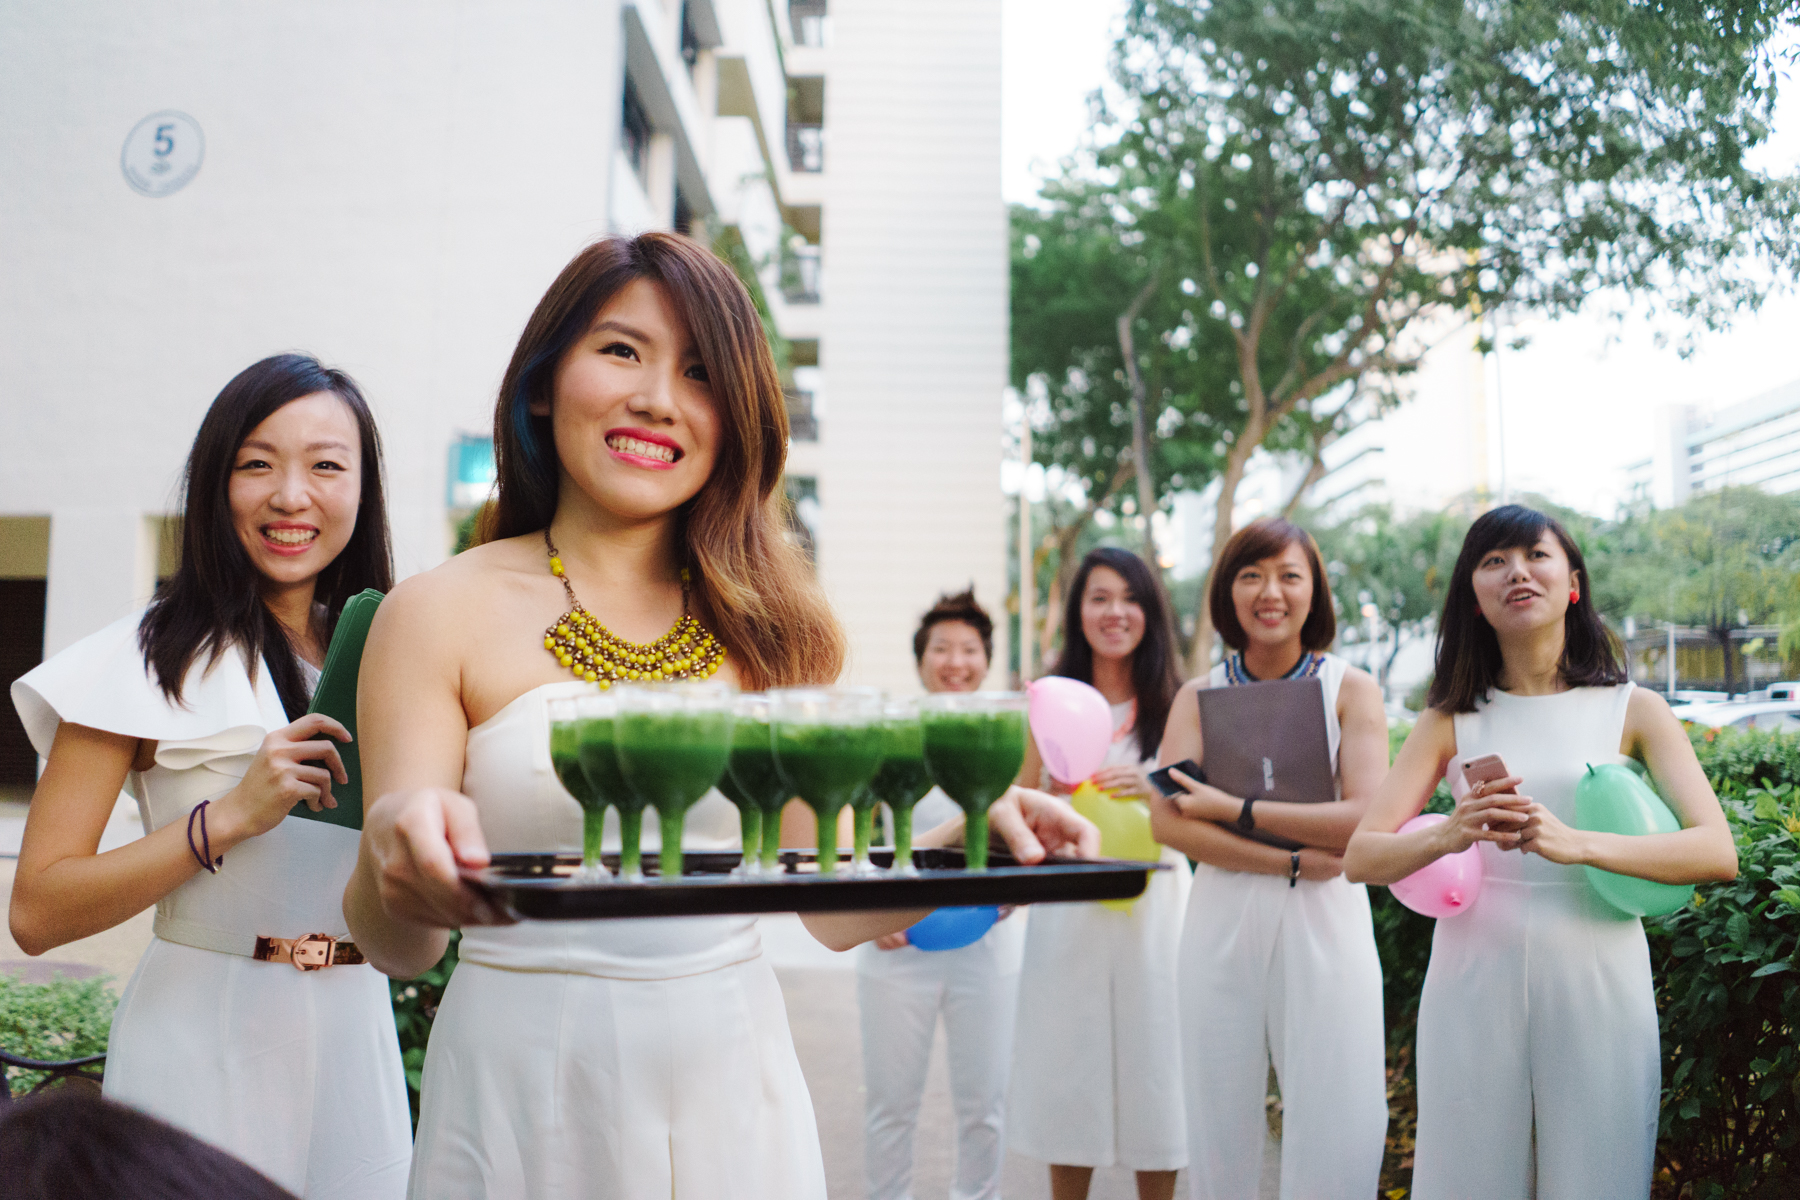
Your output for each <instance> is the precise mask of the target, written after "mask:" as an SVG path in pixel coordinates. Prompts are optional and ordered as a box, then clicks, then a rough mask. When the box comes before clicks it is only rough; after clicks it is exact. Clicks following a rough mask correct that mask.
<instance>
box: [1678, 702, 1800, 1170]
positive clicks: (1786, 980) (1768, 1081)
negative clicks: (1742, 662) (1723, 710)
mask: <svg viewBox="0 0 1800 1200" xmlns="http://www.w3.org/2000/svg"><path fill="white" fill-rule="evenodd" d="M1695 750H1696V752H1697V753H1698V754H1699V757H1700V763H1701V766H1702V767H1704V768H1705V770H1706V772H1707V776H1708V778H1709V779H1711V780H1712V783H1713V789H1714V790H1715V791H1716V792H1717V793H1718V794H1719V802H1720V804H1721V805H1723V807H1724V809H1725V815H1726V817H1727V819H1728V820H1730V822H1731V824H1732V827H1733V832H1734V833H1735V834H1736V838H1737V848H1738V877H1737V878H1736V879H1735V880H1733V881H1732V882H1730V883H1722V884H1712V885H1708V886H1704V887H1702V888H1700V889H1699V891H1698V892H1697V893H1696V896H1695V900H1694V903H1693V904H1691V905H1689V906H1688V907H1686V908H1684V909H1682V910H1681V911H1679V912H1675V913H1671V914H1670V915H1668V916H1667V917H1664V918H1662V919H1661V920H1660V921H1654V922H1646V929H1647V931H1648V933H1649V935H1650V956H1651V965H1652V968H1653V970H1654V971H1655V974H1656V981H1657V993H1656V1000H1657V1009H1658V1011H1659V1012H1660V1014H1661V1018H1662V1051H1663V1101H1662V1117H1661V1122H1660V1127H1659V1129H1658V1139H1657V1148H1656V1158H1657V1182H1656V1189H1655V1195H1656V1196H1658V1197H1659V1198H1665V1197H1666V1198H1668V1200H1677V1198H1679V1200H1722V1198H1723V1197H1726V1196H1732V1197H1740V1196H1741V1197H1747V1198H1760V1197H1776V1196H1782V1197H1791V1196H1794V1195H1800V971H1796V969H1795V968H1796V967H1797V966H1800V840H1797V836H1796V835H1800V791H1797V790H1796V783H1800V738H1796V737H1794V736H1792V735H1783V734H1779V733H1774V732H1770V731H1761V730H1744V731H1737V730H1731V731H1726V732H1723V733H1720V732H1717V731H1713V730H1707V731H1705V732H1703V733H1697V734H1696V736H1695Z"/></svg>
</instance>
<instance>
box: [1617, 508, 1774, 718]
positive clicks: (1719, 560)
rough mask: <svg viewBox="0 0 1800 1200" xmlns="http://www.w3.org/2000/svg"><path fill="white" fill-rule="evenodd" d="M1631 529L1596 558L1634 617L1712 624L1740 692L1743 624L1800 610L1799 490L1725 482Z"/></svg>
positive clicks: (1729, 677)
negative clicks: (1771, 491)
mask: <svg viewBox="0 0 1800 1200" xmlns="http://www.w3.org/2000/svg"><path fill="white" fill-rule="evenodd" d="M1634 533H1635V534H1636V535H1637V536H1635V537H1634V538H1633V539H1632V540H1630V541H1629V542H1627V543H1626V544H1624V545H1623V546H1621V547H1619V548H1617V549H1613V550H1611V551H1609V552H1603V553H1602V554H1599V555H1595V556H1593V557H1594V558H1595V559H1597V560H1598V562H1597V563H1595V564H1594V565H1596V566H1599V565H1602V564H1603V565H1604V566H1605V567H1606V569H1607V570H1608V572H1609V581H1610V583H1611V585H1612V586H1613V588H1614V589H1615V590H1616V591H1617V592H1618V593H1621V594H1628V595H1629V597H1630V599H1629V601H1627V603H1626V605H1625V607H1626V608H1627V609H1628V611H1629V612H1630V613H1632V614H1633V615H1635V616H1637V617H1639V618H1641V619H1648V620H1662V621H1672V622H1674V623H1675V624H1677V625H1687V626H1696V627H1699V628H1703V629H1705V630H1706V631H1707V632H1708V633H1709V634H1710V635H1711V636H1712V638H1713V640H1714V641H1716V642H1717V643H1718V645H1719V648H1720V649H1721V650H1722V651H1723V652H1724V658H1725V682H1726V691H1728V692H1736V691H1738V690H1739V686H1740V683H1742V682H1744V681H1741V680H1740V679H1739V676H1738V671H1737V661H1736V660H1737V655H1738V650H1739V648H1738V647H1737V645H1736V635H1737V632H1738V631H1739V630H1741V629H1743V628H1745V627H1746V626H1750V625H1760V624H1764V623H1768V622H1772V621H1778V620H1782V619H1783V617H1784V616H1787V615H1788V614H1792V613H1794V612H1795V611H1796V610H1800V497H1795V496H1771V495H1768V494H1767V493H1765V492H1761V491H1758V490H1757V489H1755V488H1722V489H1720V490H1718V491H1716V492H1705V493H1702V494H1701V495H1699V496H1696V497H1694V498H1693V499H1691V500H1689V501H1688V502H1687V503H1686V504H1683V505H1682V506H1681V507H1679V508H1672V509H1667V510H1664V511H1661V512H1656V513H1652V514H1650V515H1649V516H1648V517H1646V518H1644V519H1643V522H1642V529H1641V530H1634ZM1615 536H1616V534H1615ZM1596 574H1597V575H1598V571H1596ZM1788 619H1789V620H1792V617H1791V616H1789V617H1788Z"/></svg>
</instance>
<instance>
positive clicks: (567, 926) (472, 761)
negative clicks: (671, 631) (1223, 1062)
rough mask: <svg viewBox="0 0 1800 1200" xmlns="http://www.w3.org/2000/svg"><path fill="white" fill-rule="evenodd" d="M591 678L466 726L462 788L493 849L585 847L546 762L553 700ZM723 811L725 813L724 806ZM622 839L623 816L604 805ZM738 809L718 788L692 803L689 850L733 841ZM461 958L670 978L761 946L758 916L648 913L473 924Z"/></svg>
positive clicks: (576, 813)
mask: <svg viewBox="0 0 1800 1200" xmlns="http://www.w3.org/2000/svg"><path fill="white" fill-rule="evenodd" d="M592 691H593V685H591V684H586V683H580V682H577V681H574V680H571V681H569V682H568V683H550V684H545V685H543V686H542V687H537V688H533V689H532V690H531V691H529V692H526V693H524V694H523V695H521V696H519V697H517V698H516V699H514V700H513V701H512V703H510V704H508V705H507V706H506V707H504V708H502V709H501V710H500V711H499V712H497V713H495V714H494V715H493V716H492V717H489V718H488V719H487V720H485V721H483V722H482V723H481V724H480V725H477V726H476V727H475V728H473V729H471V730H469V741H468V749H467V751H466V753H465V757H464V761H463V786H462V790H463V793H464V794H465V795H467V796H468V797H469V798H470V799H471V800H473V801H475V807H476V809H477V810H478V811H479V812H480V814H481V832H482V834H483V836H484V837H486V838H487V844H488V849H489V850H490V851H491V852H493V853H495V854H509V853H511V854H527V853H545V852H549V851H577V852H579V850H580V849H581V824H582V820H581V818H582V814H581V806H580V805H579V804H577V803H576V802H575V798H574V797H573V796H571V795H569V793H568V792H567V791H566V790H564V788H563V786H562V783H561V781H559V780H558V779H557V778H556V772H555V770H554V769H553V768H552V766H551V764H550V721H549V715H548V712H547V709H546V704H547V702H548V701H550V700H555V699H559V698H565V697H574V696H581V695H591V694H592ZM721 810H722V811H721ZM606 820H607V828H608V831H609V832H610V834H611V836H610V837H609V838H608V840H609V841H610V842H612V843H613V844H614V845H617V837H618V835H617V829H618V814H617V812H616V811H613V810H610V809H609V810H608V811H607V816H606ZM644 826H645V828H644V846H645V848H646V849H649V848H653V847H656V846H658V845H659V844H660V843H659V841H658V840H657V835H658V829H657V823H656V818H655V817H654V816H653V815H650V814H649V813H648V812H647V813H646V816H645V819H644ZM737 827H738V825H737V810H736V809H735V808H733V807H732V805H731V802H730V801H728V800H726V799H725V798H724V797H722V796H720V795H719V794H718V793H717V792H716V791H714V792H709V793H707V796H706V798H705V799H703V800H701V801H700V802H698V803H696V804H695V805H694V806H693V807H692V808H690V809H689V810H688V818H687V830H688V832H687V834H686V836H685V837H684V838H683V840H682V844H683V846H684V847H685V848H687V849H696V850H698V849H709V850H710V849H720V848H723V847H725V846H730V845H735V844H736V842H735V836H734V835H735V833H736V830H737ZM459 953H460V955H461V957H462V958H463V959H464V960H467V961H469V962H476V963H481V964H482V965H483V966H489V967H498V968H501V969H503V970H511V971H562V972H567V973H569V974H575V975H597V976H601V977H604V978H608V979H673V978H676V977H678V976H682V975H698V974H700V973H701V972H703V971H715V970H718V969H719V968H720V967H726V966H730V965H731V964H733V963H739V962H746V961H748V960H750V959H753V958H756V957H757V956H758V955H759V954H761V953H762V942H761V940H760V939H759V938H758V936H757V932H756V919H755V918H754V917H748V916H734V917H642V918H631V919H628V920H609V921H521V922H520V923H519V924H517V925H483V926H475V925H471V926H468V927H467V928H465V929H464V930H463V936H462V945H461V948H460V951H459Z"/></svg>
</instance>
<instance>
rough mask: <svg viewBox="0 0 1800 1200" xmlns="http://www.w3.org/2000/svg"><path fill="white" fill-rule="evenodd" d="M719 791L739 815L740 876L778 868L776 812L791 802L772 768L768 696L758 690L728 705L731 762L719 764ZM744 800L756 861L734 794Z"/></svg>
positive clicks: (768, 872) (785, 786) (778, 819)
mask: <svg viewBox="0 0 1800 1200" xmlns="http://www.w3.org/2000/svg"><path fill="white" fill-rule="evenodd" d="M726 780H730V781H731V783H732V784H733V785H734V786H735V788H736V792H735V794H734V793H733V792H732V791H729V790H726V789H725V782H726ZM719 788H720V790H722V791H725V794H726V795H727V796H730V797H731V799H732V803H734V804H737V806H738V810H739V811H740V812H742V813H743V814H744V816H743V821H744V829H745V831H746V832H745V835H744V836H745V841H744V874H746V875H759V874H760V875H775V874H778V873H779V872H780V869H781V810H782V808H783V807H784V806H785V805H786V804H787V802H788V801H789V800H790V799H792V797H793V795H794V790H793V789H792V788H790V787H789V786H788V783H787V780H785V779H783V778H782V777H781V771H780V770H779V769H778V768H777V767H776V766H775V746H774V734H773V733H772V732H771V731H770V729H769V698H768V697H767V696H765V695H763V694H762V693H761V692H751V693H749V694H747V695H742V696H739V697H738V698H737V700H736V702H735V703H734V704H733V706H732V723H731V761H730V762H728V763H727V764H726V766H725V779H722V780H720V781H719ZM740 795H741V796H743V797H745V798H746V799H747V800H748V801H749V803H750V804H751V806H752V807H753V808H754V810H755V812H756V815H757V817H758V822H759V824H760V825H761V826H762V829H761V835H762V861H761V863H760V864H759V863H756V862H753V861H752V856H753V855H754V854H755V853H756V850H755V848H753V847H752V845H751V843H750V841H749V832H748V831H749V829H750V813H749V812H747V811H745V809H744V805H743V803H742V802H740V801H739V800H738V796H740Z"/></svg>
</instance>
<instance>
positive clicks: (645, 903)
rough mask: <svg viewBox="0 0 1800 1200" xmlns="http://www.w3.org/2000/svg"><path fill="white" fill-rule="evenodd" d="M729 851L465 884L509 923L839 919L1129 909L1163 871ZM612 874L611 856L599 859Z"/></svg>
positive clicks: (543, 861)
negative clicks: (872, 867)
mask: <svg viewBox="0 0 1800 1200" xmlns="http://www.w3.org/2000/svg"><path fill="white" fill-rule="evenodd" d="M740 857H741V856H740V855H739V854H738V852H737V851H735V850H732V851H706V850H699V851H696V850H689V851H687V852H686V853H685V854H683V855H682V863H683V866H684V867H685V869H686V873H685V874H683V875H681V876H679V877H677V878H672V879H664V878H662V877H660V876H658V875H657V874H656V870H657V855H656V854H655V853H654V852H652V851H645V852H644V854H643V868H644V873H645V874H646V876H648V878H646V879H645V880H644V881H643V882H642V883H624V882H621V881H619V880H618V879H616V878H614V879H609V880H605V881H603V882H601V883H573V882H571V881H570V879H569V874H570V872H572V871H573V870H575V868H576V867H578V866H580V865H581V856H580V855H578V854H496V855H494V857H493V861H492V863H491V864H490V865H489V866H488V867H486V868H485V869H483V870H480V871H465V872H463V878H464V880H466V881H467V882H468V883H469V884H470V885H471V886H472V887H474V888H475V889H476V890H478V891H480V892H481V893H482V894H483V895H484V896H486V897H487V898H488V899H489V900H491V901H493V902H494V903H495V904H497V905H499V906H500V907H501V908H503V909H505V910H506V911H507V912H509V913H510V914H512V915H513V916H515V917H519V918H523V919H526V920H534V921H577V920H591V919H594V918H597V917H698V916H718V915H722V914H728V913H764V912H844V911H850V910H856V909H874V908H942V907H945V906H948V905H974V904H1042V903H1046V902H1055V901H1070V900H1129V899H1131V898H1132V897H1134V896H1139V895H1142V894H1143V891H1144V888H1145V886H1146V885H1147V884H1148V883H1149V881H1150V872H1152V871H1156V870H1162V869H1163V867H1162V866H1161V864H1158V863H1152V862H1135V861H1131V860H1128V859H1116V858H1102V859H1068V858H1050V859H1046V860H1044V861H1043V862H1041V863H1039V864H1037V865H1036V866H1032V867H1027V866H1021V865H1020V864H1019V863H1018V862H1017V861H1016V860H1014V859H1012V858H1011V857H1009V856H1007V855H1005V854H997V853H992V852H990V853H989V854H988V869H987V870H985V871H968V870H964V869H963V853H962V850H961V849H960V848H958V849H930V850H914V851H913V865H914V866H916V867H917V868H918V869H919V873H918V874H917V875H851V874H850V860H849V857H848V856H847V855H846V856H840V858H839V859H838V870H837V874H836V875H829V876H822V875H820V874H818V861H817V856H816V855H815V853H814V852H813V851H811V850H783V851H782V852H781V865H782V873H781V874H780V875H778V876H775V877H773V878H770V877H766V876H752V877H748V878H746V877H744V876H739V875H732V874H730V871H731V869H732V868H733V867H736V866H737V865H738V862H739V861H740ZM869 857H870V858H871V859H873V860H874V862H875V864H876V865H877V866H880V867H887V866H890V865H891V864H892V862H893V857H894V852H893V851H892V850H891V849H875V850H871V851H870V852H869ZM605 861H606V866H607V869H608V870H610V871H614V872H616V871H617V870H618V865H619V863H618V855H617V854H616V853H609V854H607V855H605Z"/></svg>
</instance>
